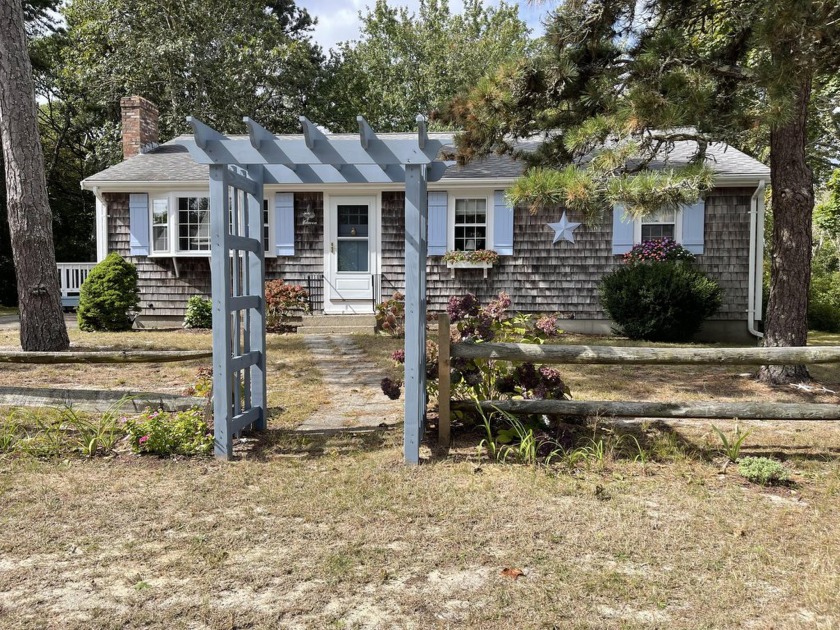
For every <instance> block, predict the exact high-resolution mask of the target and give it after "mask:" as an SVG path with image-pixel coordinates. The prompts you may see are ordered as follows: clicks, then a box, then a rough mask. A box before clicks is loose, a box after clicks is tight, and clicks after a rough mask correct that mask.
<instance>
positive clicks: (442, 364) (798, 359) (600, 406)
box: [438, 314, 840, 445]
mask: <svg viewBox="0 0 840 630" xmlns="http://www.w3.org/2000/svg"><path fill="white" fill-rule="evenodd" d="M449 325H450V323H449V316H448V315H445V314H442V315H440V316H439V317H438V337H439V339H438V345H439V348H438V357H439V358H438V360H439V365H438V369H439V379H440V382H439V394H438V404H439V422H438V441H439V443H440V444H444V445H448V444H449V441H450V426H451V412H452V411H459V410H474V409H475V405H476V403H475V402H473V401H469V400H451V390H450V377H449V374H450V368H451V365H452V359H488V360H489V359H493V360H498V361H513V362H525V361H530V362H533V363H551V364H563V363H566V364H570V363H573V364H588V365H663V366H664V365H798V364H806V365H809V364H810V365H813V364H826V363H840V346H808V347H794V348H649V347H615V346H564V345H537V344H520V343H455V344H453V343H451V341H450V335H449ZM478 404H479V406H480V407H481V408H482V410H485V411H493V410H494V409H498V410H500V411H505V412H508V413H511V414H546V415H556V416H567V417H568V416H601V417H614V418H622V417H623V418H696V419H734V418H738V419H741V420H840V405H835V404H825V403H778V402H716V401H690V402H644V401H623V400H621V401H619V400H601V401H579V400H483V401H479V403H478Z"/></svg>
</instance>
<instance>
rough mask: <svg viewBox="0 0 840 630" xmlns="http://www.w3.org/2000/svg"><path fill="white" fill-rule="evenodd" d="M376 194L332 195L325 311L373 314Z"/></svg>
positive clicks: (376, 262) (376, 264) (326, 268)
mask: <svg viewBox="0 0 840 630" xmlns="http://www.w3.org/2000/svg"><path fill="white" fill-rule="evenodd" d="M377 210H378V209H377V206H376V197H371V196H363V197H362V196H358V197H357V196H352V197H351V196H346V197H345V196H341V197H338V196H335V197H334V196H330V199H329V211H328V212H327V221H326V230H325V236H326V242H325V248H324V249H325V252H324V267H325V275H326V279H327V282H326V284H327V286H326V287H325V289H326V294H327V295H326V296H325V297H327V298H328V302H329V304H324V307H325V310H328V311H332V312H341V313H359V312H364V313H370V312H372V310H373V276H374V274H376V273H378V266H379V256H378V251H377V247H378V212H377Z"/></svg>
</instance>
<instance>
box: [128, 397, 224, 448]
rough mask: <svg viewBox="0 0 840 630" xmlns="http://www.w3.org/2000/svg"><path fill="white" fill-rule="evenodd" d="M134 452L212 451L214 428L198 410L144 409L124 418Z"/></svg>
mask: <svg viewBox="0 0 840 630" xmlns="http://www.w3.org/2000/svg"><path fill="white" fill-rule="evenodd" d="M125 427H126V429H127V431H128V436H129V442H130V444H131V448H132V450H133V451H134V452H135V453H154V454H156V455H206V454H208V453H210V452H211V451H212V450H213V431H212V429H210V427H208V426H207V423H206V422H205V421H204V414H203V412H202V411H201V409H198V408H192V409H189V410H187V411H171V412H170V411H160V410H158V411H152V410H151V409H146V411H144V412H143V413H141V414H140V415H139V416H137V417H136V418H133V419H129V420H127V421H126V424H125Z"/></svg>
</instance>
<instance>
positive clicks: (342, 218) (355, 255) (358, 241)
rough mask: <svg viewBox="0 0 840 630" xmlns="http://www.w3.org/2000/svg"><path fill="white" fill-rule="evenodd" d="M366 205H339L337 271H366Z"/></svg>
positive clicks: (367, 210)
mask: <svg viewBox="0 0 840 630" xmlns="http://www.w3.org/2000/svg"><path fill="white" fill-rule="evenodd" d="M369 211H370V208H369V206H368V205H367V204H358V205H355V204H354V205H350V204H339V205H338V208H337V219H338V234H337V238H336V240H337V244H338V259H337V270H338V271H352V272H363V271H367V270H368V251H369V250H368V215H369Z"/></svg>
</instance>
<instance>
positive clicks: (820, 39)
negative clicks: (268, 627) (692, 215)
mask: <svg viewBox="0 0 840 630" xmlns="http://www.w3.org/2000/svg"><path fill="white" fill-rule="evenodd" d="M544 41H545V45H544V47H543V48H542V49H541V50H540V51H539V54H536V55H533V56H531V57H529V58H523V59H521V60H519V61H518V62H511V63H508V64H506V65H505V66H503V67H502V68H500V69H499V70H498V71H497V72H495V73H494V74H492V75H490V76H488V77H486V78H485V79H483V80H482V81H479V82H478V83H477V84H476V85H475V87H474V88H472V89H471V90H470V91H469V93H467V94H465V95H461V96H460V97H459V98H458V99H456V101H455V102H454V103H453V106H452V108H451V113H452V119H453V120H454V122H456V123H457V124H459V125H460V126H461V127H462V129H463V131H462V133H460V134H459V135H458V137H457V138H456V145H457V155H458V158H459V159H460V160H461V161H465V160H469V159H472V158H473V157H475V156H480V155H488V154H492V153H511V154H514V155H519V156H521V157H523V158H525V159H526V160H527V162H528V163H529V165H530V166H532V167H534V166H540V167H543V168H545V169H549V170H551V171H554V172H555V174H550V173H546V172H537V173H533V174H527V175H526V177H525V179H523V180H522V181H521V182H519V183H518V184H517V185H516V186H515V187H514V190H513V192H512V193H511V197H512V198H513V199H514V200H517V201H518V202H520V203H523V204H525V205H528V206H530V207H532V208H535V207H541V206H548V207H552V206H556V205H558V204H559V205H562V206H564V207H566V208H568V209H569V210H572V211H575V212H578V213H579V216H582V217H585V220H586V222H594V220H596V219H600V218H601V217H602V215H599V213H603V212H605V211H606V210H607V209H608V208H609V206H610V205H611V204H610V203H609V202H611V201H612V202H615V201H620V202H624V203H625V205H626V207H627V209H628V211H629V212H630V214H632V215H633V216H640V215H644V214H648V213H649V212H651V211H655V210H657V209H658V208H659V207H662V206H665V207H668V206H673V204H675V203H680V202H681V201H682V202H685V201H686V200H687V199H689V198H696V197H697V196H698V194H700V193H701V192H702V190H703V189H704V188H708V187H709V186H710V185H711V184H712V182H711V179H710V177H709V174H708V171H706V172H705V173H704V172H703V171H704V170H705V167H706V166H713V162H712V161H711V160H709V159H708V158H709V156H708V153H710V151H709V149H710V147H711V146H712V143H714V142H726V143H728V144H730V145H732V146H734V147H736V148H738V149H742V150H744V151H745V152H747V153H748V154H751V155H754V156H756V157H757V158H758V159H762V160H764V161H765V162H770V163H771V164H772V167H773V168H774V169H777V170H778V169H780V170H781V171H783V172H784V173H786V175H784V176H783V177H787V179H786V180H785V181H786V183H785V184H784V186H785V187H786V188H790V189H792V190H797V191H801V192H802V194H795V195H779V194H777V195H776V198H775V199H774V209H773V211H774V212H775V214H776V218H777V222H776V225H777V226H782V225H784V226H785V227H784V228H783V230H784V234H782V232H781V230H782V228H781V227H780V231H779V233H777V234H776V238H775V239H774V241H775V242H773V243H772V245H773V248H774V252H773V260H774V264H773V269H774V271H773V275H774V278H773V285H774V287H779V288H778V289H775V288H774V291H773V295H774V296H775V295H785V296H788V299H789V300H791V301H793V302H794V303H787V304H785V303H782V301H781V300H778V301H777V300H775V299H774V300H772V301H771V304H770V311H771V312H770V313H769V314H768V317H767V319H766V321H767V322H768V328H767V331H766V334H767V339H768V341H769V342H771V344H773V343H776V344H778V343H788V341H786V340H792V339H799V340H802V339H804V336H805V333H806V325H805V324H806V322H805V321H803V318H802V317H799V316H797V317H795V318H793V317H790V316H789V315H790V312H791V311H792V312H797V313H799V312H804V306H805V304H804V302H805V299H806V297H807V295H806V293H805V287H806V286H807V282H806V283H802V282H801V278H802V277H803V274H807V271H808V270H807V264H808V262H807V257H808V256H807V251H808V248H809V246H810V239H809V234H808V231H809V229H810V224H811V212H812V209H813V205H812V199H811V195H810V191H811V190H812V188H813V183H814V178H813V175H812V172H813V171H816V172H817V173H824V172H825V171H826V169H828V168H834V167H836V156H837V147H838V146H840V124H839V123H838V117H837V116H836V114H835V112H836V105H837V102H838V101H837V98H838V96H840V80H838V79H837V68H838V66H839V65H840V45H838V43H837V42H840V3H838V2H837V1H836V0H756V1H754V2H707V1H706V0H684V1H680V2H671V1H667V0H651V1H650V2H645V3H643V4H642V5H640V4H639V3H638V2H630V1H628V0H582V1H574V2H560V3H557V7H556V9H555V10H554V11H553V12H552V14H551V15H550V17H549V19H548V21H547V24H546V35H545V38H544ZM535 137H540V138H545V140H546V142H545V143H544V144H543V146H542V147H540V148H539V149H538V150H537V151H536V152H534V153H531V154H527V153H525V149H526V148H528V147H532V146H533V142H532V140H533V139H534V138H535ZM522 141H525V143H523V142H522ZM768 144H769V145H770V151H772V152H773V153H774V155H773V158H774V159H772V160H769V159H768V158H769V157H770V156H769V155H768V151H767V146H768ZM673 149H679V151H678V153H679V154H680V157H681V159H680V160H679V161H677V160H674V159H670V160H669V157H671V156H673V153H672V150H673ZM715 152H717V149H716V150H715ZM682 158H688V160H687V162H686V160H685V159H682ZM802 158H805V159H808V160H809V161H810V164H808V165H806V164H802ZM684 164H685V168H683V166H684ZM672 168H674V169H675V170H674V171H673V172H671V171H670V169H672ZM581 171H583V172H581ZM772 179H773V181H774V183H778V182H779V181H781V180H778V175H777V174H776V173H774V174H773V176H772ZM778 192H779V191H776V193H778ZM800 307H801V308H800ZM783 312H784V316H782V315H783ZM782 328H784V330H782ZM803 370H804V368H803ZM803 370H797V369H793V368H790V369H789V368H785V369H784V370H783V372H784V373H785V374H784V377H783V376H782V375H779V374H776V373H775V371H771V376H772V378H776V377H779V378H780V379H781V378H786V377H793V376H794V375H800V376H801V372H802V371H803Z"/></svg>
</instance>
